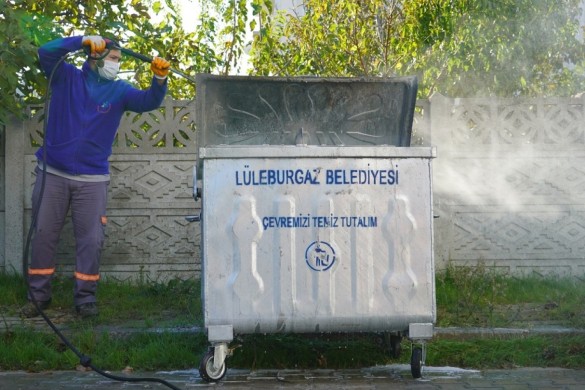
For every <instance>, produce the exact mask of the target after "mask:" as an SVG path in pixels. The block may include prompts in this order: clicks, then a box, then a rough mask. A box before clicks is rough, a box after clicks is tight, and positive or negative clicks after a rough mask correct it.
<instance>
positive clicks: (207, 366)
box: [199, 348, 227, 382]
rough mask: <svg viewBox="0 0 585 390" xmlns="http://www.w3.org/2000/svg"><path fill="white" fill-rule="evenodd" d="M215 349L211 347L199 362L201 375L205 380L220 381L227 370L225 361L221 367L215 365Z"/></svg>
mask: <svg viewBox="0 0 585 390" xmlns="http://www.w3.org/2000/svg"><path fill="white" fill-rule="evenodd" d="M214 361H215V358H214V351H213V348H212V349H210V350H209V351H207V352H206V353H205V355H203V358H202V359H201V363H200V364H199V375H200V376H201V379H203V380H204V381H205V382H219V381H220V380H222V378H223V377H224V376H225V374H226V372H227V365H226V364H225V361H224V362H223V364H222V365H221V367H219V368H217V369H216V368H215V367H214Z"/></svg>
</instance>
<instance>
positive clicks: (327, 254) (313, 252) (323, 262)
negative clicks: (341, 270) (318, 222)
mask: <svg viewBox="0 0 585 390" xmlns="http://www.w3.org/2000/svg"><path fill="white" fill-rule="evenodd" d="M305 261H306V262H307V265H308V266H309V267H310V268H311V269H312V270H313V271H327V270H328V269H329V268H331V267H332V266H333V264H334V263H335V250H334V249H333V247H332V246H331V245H329V244H328V243H326V242H324V241H315V242H313V243H311V244H310V245H309V246H308V247H307V250H306V251H305Z"/></svg>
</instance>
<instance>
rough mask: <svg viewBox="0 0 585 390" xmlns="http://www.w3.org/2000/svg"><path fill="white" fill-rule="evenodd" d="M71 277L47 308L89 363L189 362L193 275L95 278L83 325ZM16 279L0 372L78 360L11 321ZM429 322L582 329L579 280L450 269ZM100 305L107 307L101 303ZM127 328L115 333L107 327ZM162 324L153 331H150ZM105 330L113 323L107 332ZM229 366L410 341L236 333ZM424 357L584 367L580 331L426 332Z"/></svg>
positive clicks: (373, 356) (327, 360) (344, 360)
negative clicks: (93, 305) (94, 311)
mask: <svg viewBox="0 0 585 390" xmlns="http://www.w3.org/2000/svg"><path fill="white" fill-rule="evenodd" d="M72 288H73V284H72V281H71V280H69V279H56V280H55V281H54V283H53V290H54V293H53V296H54V301H53V304H52V306H51V307H52V309H51V310H53V311H52V312H50V313H49V314H50V315H55V316H57V317H58V318H60V320H61V322H62V323H61V324H58V326H61V327H64V328H65V330H66V335H67V337H68V338H70V340H71V342H72V344H73V345H75V346H76V348H78V349H79V350H80V351H81V352H82V353H84V354H85V355H88V356H91V357H92V362H93V363H94V364H96V365H97V366H99V367H100V368H103V369H107V370H123V369H124V368H126V367H128V366H130V367H132V368H133V369H135V370H168V369H188V368H193V367H196V366H198V364H199V359H200V358H201V356H202V355H203V353H204V352H205V351H206V349H207V347H208V342H207V338H206V336H205V335H204V334H203V333H192V332H173V331H172V329H173V328H174V327H191V326H201V325H202V308H201V299H200V297H201V287H200V283H199V281H189V280H188V281H182V280H172V281H169V282H167V283H160V282H144V281H143V282H139V283H136V284H131V283H128V282H121V281H115V280H110V281H104V282H101V283H100V287H99V291H98V300H99V302H100V305H99V307H100V317H99V319H97V320H95V321H91V322H87V321H79V320H76V319H75V317H74V316H73V315H72V312H73V310H72V306H73V303H72V297H71V295H72V294H71V291H72ZM25 296H26V287H25V285H24V281H23V280H22V278H20V277H17V276H11V275H5V274H0V313H1V314H0V325H1V324H4V328H6V330H5V331H4V332H2V333H0V369H3V370H17V369H24V370H31V371H41V370H57V369H73V368H75V367H76V366H77V365H78V364H79V359H78V358H77V356H75V355H74V354H73V353H72V352H71V351H70V350H69V349H68V348H66V347H65V345H63V343H62V342H61V340H60V339H59V338H58V337H56V336H55V335H54V334H53V333H50V332H49V331H48V329H49V328H48V327H46V326H45V327H41V329H44V330H47V331H34V332H32V331H31V329H30V328H26V327H22V326H15V325H11V324H10V323H9V322H8V321H7V319H8V318H10V317H14V316H17V315H18V308H19V307H20V306H21V305H22V304H24V303H25V299H24V297H25ZM436 297H437V311H438V316H437V326H440V327H449V326H469V327H514V326H519V327H531V326H536V325H557V326H567V327H578V328H585V283H584V282H583V281H581V280H579V279H559V278H545V277H541V276H531V277H525V278H514V277H510V276H506V275H501V274H498V273H496V272H495V271H494V270H493V269H490V268H489V267H482V266H479V267H474V268H467V267H463V268H455V267H449V268H448V269H446V270H445V271H442V272H441V273H440V274H438V275H437V277H436ZM105 302H107V304H105ZM121 324H123V325H124V328H128V327H132V328H133V329H134V330H135V331H134V332H130V333H123V334H121V333H117V332H115V329H116V325H121ZM159 327H161V328H163V327H164V328H165V329H171V331H166V332H159V331H153V330H155V329H156V328H159ZM112 329H114V330H112ZM230 347H231V348H233V356H232V357H231V358H230V359H229V361H228V366H229V367H233V368H298V369H302V368H359V367H369V366H375V365H384V364H391V363H404V364H406V363H408V362H409V357H410V348H411V345H410V342H408V341H407V340H404V341H403V343H402V349H403V352H402V354H401V356H400V358H398V359H395V358H392V357H391V355H390V353H389V347H388V346H387V345H386V343H385V338H384V337H383V335H379V334H319V335H299V334H277V335H243V336H238V337H237V338H236V340H234V342H233V343H232V344H231V345H230ZM427 364H428V365H436V366H445V365H448V366H458V367H467V368H476V369H484V368H507V367H517V366H533V367H565V368H581V369H583V368H585V335H583V334H562V335H554V334H553V335H530V336H526V335H524V336H506V337H502V336H492V337H486V336H477V337H471V336H466V337H453V336H435V337H434V338H433V339H432V340H431V341H430V342H429V344H428V354H427Z"/></svg>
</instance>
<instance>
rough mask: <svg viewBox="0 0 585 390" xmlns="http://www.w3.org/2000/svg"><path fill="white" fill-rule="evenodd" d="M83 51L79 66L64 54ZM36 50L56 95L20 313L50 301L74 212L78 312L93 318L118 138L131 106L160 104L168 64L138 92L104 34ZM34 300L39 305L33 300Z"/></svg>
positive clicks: (161, 63) (157, 63)
mask: <svg viewBox="0 0 585 390" xmlns="http://www.w3.org/2000/svg"><path fill="white" fill-rule="evenodd" d="M80 49H85V51H86V52H87V53H88V54H89V55H88V58H87V60H86V61H85V62H84V64H83V66H82V67H81V69H79V68H78V67H76V66H74V65H72V64H70V63H68V62H67V61H64V60H63V58H65V56H67V55H68V53H71V52H75V51H78V50H80ZM38 52H39V60H40V64H41V68H42V70H43V72H44V73H45V75H46V76H47V78H48V79H49V80H50V85H49V88H50V91H51V100H50V108H49V112H48V113H45V115H47V114H48V115H49V117H48V121H47V122H46V128H45V135H44V137H45V138H44V142H43V145H42V146H41V147H40V148H39V150H38V151H37V152H36V154H35V156H36V158H37V160H38V165H37V167H36V169H35V172H36V182H35V185H34V188H33V193H32V208H33V210H32V212H33V221H34V223H35V225H34V226H33V237H32V243H31V259H30V263H29V267H28V270H27V272H28V275H27V277H28V284H29V290H28V300H29V302H28V303H27V304H26V305H25V306H24V307H23V308H22V309H21V312H22V315H23V316H25V317H35V316H37V315H39V311H38V309H37V306H38V308H39V309H41V310H45V309H47V308H48V307H49V306H50V303H51V298H52V296H51V279H52V278H53V276H54V275H55V263H56V254H57V244H58V242H59V236H60V233H61V230H62V228H63V225H64V223H65V220H66V216H67V213H68V212H69V210H70V211H71V219H72V222H73V233H74V237H75V247H76V253H75V270H74V275H73V276H74V296H73V302H74V306H75V310H76V313H77V315H78V316H80V317H82V318H92V317H96V316H97V315H98V313H99V312H98V307H97V299H96V291H97V285H98V281H99V279H100V273H99V268H100V257H101V252H102V247H103V243H104V237H105V229H106V225H107V215H106V203H107V193H108V185H109V182H110V172H109V162H108V158H109V157H110V155H111V153H112V144H113V142H114V137H115V135H116V132H117V130H118V126H119V124H120V120H121V119H122V116H123V115H124V113H125V112H126V111H133V112H138V113H142V112H146V111H151V110H154V109H156V108H158V107H160V105H161V104H162V102H163V100H164V97H165V94H166V91H167V76H168V73H169V69H170V63H169V62H168V61H166V60H165V59H163V58H159V57H155V58H154V59H153V61H152V63H151V66H150V68H151V70H152V72H153V78H152V83H151V85H150V87H149V88H148V89H145V90H141V89H137V88H134V87H133V86H131V85H130V83H128V82H126V81H122V80H117V75H118V71H119V69H120V60H121V58H122V52H121V50H120V48H119V46H118V45H117V44H116V43H115V42H114V41H111V40H108V39H104V38H103V37H101V36H75V37H65V38H59V39H56V40H53V41H51V42H48V43H46V44H45V45H43V46H41V47H40V48H39V51H38ZM43 177H44V188H42V187H43V185H42V183H43ZM35 216H36V217H35ZM33 298H34V300H35V301H36V303H37V305H35V304H34V303H33V302H31V300H32V299H33Z"/></svg>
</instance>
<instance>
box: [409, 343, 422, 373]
mask: <svg viewBox="0 0 585 390" xmlns="http://www.w3.org/2000/svg"><path fill="white" fill-rule="evenodd" d="M422 368H423V350H422V348H421V347H413V348H412V355H410V372H411V373H412V377H413V378H415V379H419V378H422Z"/></svg>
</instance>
